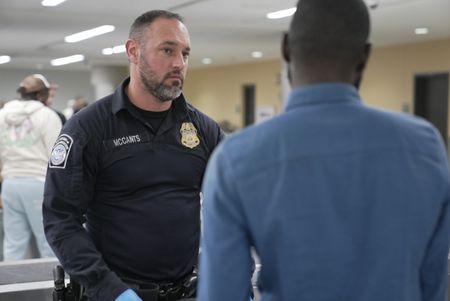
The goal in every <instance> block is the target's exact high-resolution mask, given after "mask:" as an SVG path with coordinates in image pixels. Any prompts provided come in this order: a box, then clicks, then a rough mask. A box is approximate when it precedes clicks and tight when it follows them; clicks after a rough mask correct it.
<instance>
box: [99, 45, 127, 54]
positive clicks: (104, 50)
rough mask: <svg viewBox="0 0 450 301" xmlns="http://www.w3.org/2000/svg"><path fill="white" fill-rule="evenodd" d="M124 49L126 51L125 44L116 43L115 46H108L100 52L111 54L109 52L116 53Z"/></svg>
mask: <svg viewBox="0 0 450 301" xmlns="http://www.w3.org/2000/svg"><path fill="white" fill-rule="evenodd" d="M125 51H127V50H126V48H125V45H117V46H114V47H110V48H104V49H103V50H102V53H103V54H104V55H111V54H116V53H122V52H125Z"/></svg>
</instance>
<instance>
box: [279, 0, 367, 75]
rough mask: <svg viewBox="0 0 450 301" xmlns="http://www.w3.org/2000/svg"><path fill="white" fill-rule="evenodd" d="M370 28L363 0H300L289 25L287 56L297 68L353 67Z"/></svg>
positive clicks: (361, 51) (365, 42)
mask: <svg viewBox="0 0 450 301" xmlns="http://www.w3.org/2000/svg"><path fill="white" fill-rule="evenodd" d="M369 31H370V20H369V12H368V8H367V5H366V4H365V3H364V1H363V0H341V1H336V0H300V1H299V3H298V6H297V11H296V13H295V15H294V17H293V19H292V22H291V26H290V29H289V37H288V42H289V55H290V60H291V61H292V63H293V64H295V65H296V66H297V67H298V68H299V67H300V66H309V67H312V68H316V69H323V68H335V67H336V66H339V67H338V68H354V66H355V65H356V64H358V61H359V59H360V58H361V56H362V54H363V52H364V49H365V46H366V44H367V42H368V38H369ZM317 71H318V72H319V70H317Z"/></svg>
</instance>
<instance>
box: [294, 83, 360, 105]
mask: <svg viewBox="0 0 450 301" xmlns="http://www.w3.org/2000/svg"><path fill="white" fill-rule="evenodd" d="M325 103H330V104H338V103H339V104H342V103H354V104H357V103H361V98H360V96H359V93H358V90H357V89H356V88H355V87H354V86H352V85H350V84H343V83H324V84H314V85H308V86H304V87H302V88H297V89H294V90H293V91H292V92H291V94H290V95H289V98H288V102H287V105H286V111H290V110H292V109H295V108H296V107H298V106H305V105H315V104H325Z"/></svg>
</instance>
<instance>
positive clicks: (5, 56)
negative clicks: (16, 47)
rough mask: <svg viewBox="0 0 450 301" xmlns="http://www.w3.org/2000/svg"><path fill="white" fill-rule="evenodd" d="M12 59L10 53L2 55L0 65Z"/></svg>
mask: <svg viewBox="0 0 450 301" xmlns="http://www.w3.org/2000/svg"><path fill="white" fill-rule="evenodd" d="M10 61H11V57H10V56H9V55H0V65H1V64H6V63H9V62H10Z"/></svg>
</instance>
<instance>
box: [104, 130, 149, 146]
mask: <svg viewBox="0 0 450 301" xmlns="http://www.w3.org/2000/svg"><path fill="white" fill-rule="evenodd" d="M148 141H149V138H148V135H147V133H139V134H131V135H125V136H120V137H114V138H111V139H109V140H104V141H103V145H104V146H105V147H106V149H113V148H117V147H122V146H126V145H131V144H139V143H145V142H148Z"/></svg>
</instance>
